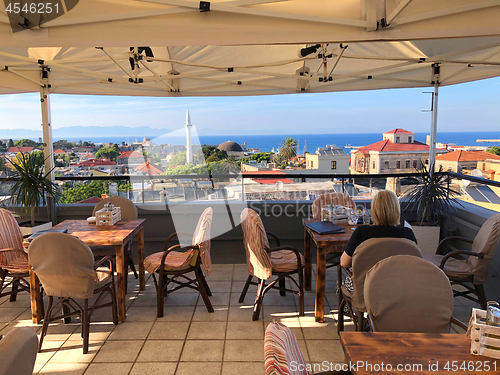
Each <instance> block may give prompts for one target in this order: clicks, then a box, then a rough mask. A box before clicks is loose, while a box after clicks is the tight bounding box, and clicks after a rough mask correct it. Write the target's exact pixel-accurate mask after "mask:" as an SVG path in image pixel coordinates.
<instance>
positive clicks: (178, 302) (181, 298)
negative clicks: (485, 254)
mask: <svg viewBox="0 0 500 375" xmlns="http://www.w3.org/2000/svg"><path fill="white" fill-rule="evenodd" d="M198 297H199V293H198V294H197V293H183V292H174V293H172V294H169V295H168V297H167V299H166V300H165V306H194V305H196V302H197V301H198ZM155 306H156V304H155Z"/></svg>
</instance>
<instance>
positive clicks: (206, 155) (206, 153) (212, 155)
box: [194, 144, 228, 164]
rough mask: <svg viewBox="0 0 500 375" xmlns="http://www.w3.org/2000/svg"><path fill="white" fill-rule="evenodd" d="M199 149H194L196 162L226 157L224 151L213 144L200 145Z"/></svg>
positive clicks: (201, 162) (214, 160)
mask: <svg viewBox="0 0 500 375" xmlns="http://www.w3.org/2000/svg"><path fill="white" fill-rule="evenodd" d="M201 147H202V148H201V150H198V151H196V155H195V157H194V162H195V163H196V164H205V163H213V162H217V161H221V160H225V159H227V157H228V155H227V152H226V151H223V150H219V149H218V148H217V146H215V145H205V144H204V145H202V146H201Z"/></svg>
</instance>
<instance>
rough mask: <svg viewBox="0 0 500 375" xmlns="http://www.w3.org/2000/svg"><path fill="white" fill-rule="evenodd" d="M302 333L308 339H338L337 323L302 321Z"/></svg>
mask: <svg viewBox="0 0 500 375" xmlns="http://www.w3.org/2000/svg"><path fill="white" fill-rule="evenodd" d="M300 326H301V327H302V333H303V335H304V338H305V339H306V340H338V339H339V335H338V334H337V324H336V323H334V322H328V323H317V322H305V321H301V322H300Z"/></svg>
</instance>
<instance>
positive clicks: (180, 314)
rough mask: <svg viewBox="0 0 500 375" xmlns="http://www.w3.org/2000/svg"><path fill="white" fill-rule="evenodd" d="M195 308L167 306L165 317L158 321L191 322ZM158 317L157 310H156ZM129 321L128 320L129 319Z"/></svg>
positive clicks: (164, 312)
mask: <svg viewBox="0 0 500 375" xmlns="http://www.w3.org/2000/svg"><path fill="white" fill-rule="evenodd" d="M194 308H195V306H194V305H193V306H177V307H175V306H165V309H164V311H163V317H161V318H158V319H157V321H165V322H190V321H191V319H192V317H193V313H194ZM155 317H156V309H155ZM127 320H128V318H127Z"/></svg>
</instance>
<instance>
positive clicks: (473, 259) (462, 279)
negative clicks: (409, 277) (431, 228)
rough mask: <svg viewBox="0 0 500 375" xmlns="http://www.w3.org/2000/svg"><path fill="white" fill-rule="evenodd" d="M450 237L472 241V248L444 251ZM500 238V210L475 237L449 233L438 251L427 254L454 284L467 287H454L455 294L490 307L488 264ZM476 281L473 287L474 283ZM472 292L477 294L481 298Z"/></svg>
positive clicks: (483, 307) (484, 306) (426, 257)
mask: <svg viewBox="0 0 500 375" xmlns="http://www.w3.org/2000/svg"><path fill="white" fill-rule="evenodd" d="M450 240H460V241H464V242H468V243H471V244H472V249H471V251H469V250H455V251H452V252H450V253H448V254H446V255H444V256H443V255H441V254H442V249H443V248H444V245H445V244H446V243H447V242H448V241H450ZM499 240H500V214H495V215H492V216H491V217H490V218H489V219H488V220H486V221H485V222H484V224H483V225H482V227H481V229H480V230H479V232H478V234H477V235H476V237H475V238H474V240H473V241H472V240H469V239H466V238H462V237H447V238H445V239H444V240H442V241H441V242H440V244H439V246H438V248H437V250H436V254H435V255H426V256H424V258H425V259H427V260H429V261H430V262H432V263H434V264H435V265H436V266H438V267H439V268H441V269H442V270H443V271H444V273H445V274H446V276H448V278H449V279H450V281H451V284H452V285H454V284H459V285H462V286H463V287H464V288H465V290H464V291H458V290H454V291H453V293H454V296H455V297H458V296H461V297H465V298H467V299H470V300H471V301H474V302H478V303H479V304H480V305H481V308H482V309H483V310H486V301H487V299H486V295H485V293H484V288H483V284H484V282H485V281H486V278H487V276H488V264H489V263H490V261H491V259H493V256H494V254H495V250H496V248H497V246H498V241H499ZM455 255H466V256H468V258H467V259H466V260H461V259H455V258H453V257H454V256H455ZM471 284H472V285H473V287H471V286H470V285H471ZM470 294H475V295H476V297H477V298H475V297H472V296H471V295H470Z"/></svg>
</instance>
